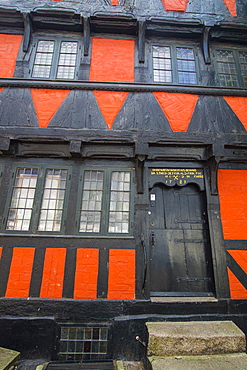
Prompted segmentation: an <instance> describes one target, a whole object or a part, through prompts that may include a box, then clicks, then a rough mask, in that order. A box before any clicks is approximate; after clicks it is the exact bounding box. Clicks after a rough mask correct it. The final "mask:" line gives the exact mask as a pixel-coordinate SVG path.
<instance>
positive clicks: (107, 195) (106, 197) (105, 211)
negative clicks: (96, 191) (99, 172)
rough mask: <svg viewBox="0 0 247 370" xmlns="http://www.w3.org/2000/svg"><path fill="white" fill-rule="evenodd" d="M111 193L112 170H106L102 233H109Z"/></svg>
mask: <svg viewBox="0 0 247 370" xmlns="http://www.w3.org/2000/svg"><path fill="white" fill-rule="evenodd" d="M110 194H111V171H104V182H103V199H102V212H101V228H100V233H101V234H102V235H106V234H108V224H109V212H110Z"/></svg>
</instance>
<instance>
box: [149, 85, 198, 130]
mask: <svg viewBox="0 0 247 370" xmlns="http://www.w3.org/2000/svg"><path fill="white" fill-rule="evenodd" d="M154 96H155V97H156V99H157V101H158V103H159V105H160V107H161V109H162V110H163V112H164V114H165V115H166V118H167V119H168V122H169V123H170V126H171V128H172V130H173V131H175V132H186V131H187V129H188V127H189V124H190V121H191V118H192V116H193V113H194V109H195V106H196V103H197V100H198V95H190V94H180V93H163V92H155V93H154Z"/></svg>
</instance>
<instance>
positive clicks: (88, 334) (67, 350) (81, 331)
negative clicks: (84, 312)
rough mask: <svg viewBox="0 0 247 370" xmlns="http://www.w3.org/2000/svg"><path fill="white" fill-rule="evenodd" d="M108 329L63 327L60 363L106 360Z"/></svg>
mask: <svg viewBox="0 0 247 370" xmlns="http://www.w3.org/2000/svg"><path fill="white" fill-rule="evenodd" d="M107 341H108V327H75V326H72V327H62V328H61V336H60V349H59V360H60V361H68V360H71V361H82V360H94V359H106V358H108V356H107Z"/></svg>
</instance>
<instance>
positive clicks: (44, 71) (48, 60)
mask: <svg viewBox="0 0 247 370" xmlns="http://www.w3.org/2000/svg"><path fill="white" fill-rule="evenodd" d="M54 44H55V43H54V41H49V40H40V41H38V46H37V50H36V55H35V60H34V65H33V72H32V77H37V78H49V77H50V71H51V65H52V58H53V52H54Z"/></svg>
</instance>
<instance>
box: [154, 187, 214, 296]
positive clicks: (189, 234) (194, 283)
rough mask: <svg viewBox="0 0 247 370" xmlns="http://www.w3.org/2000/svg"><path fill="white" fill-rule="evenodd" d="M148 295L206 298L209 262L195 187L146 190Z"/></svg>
mask: <svg viewBox="0 0 247 370" xmlns="http://www.w3.org/2000/svg"><path fill="white" fill-rule="evenodd" d="M149 217H150V230H151V235H150V244H151V264H150V268H151V270H150V272H151V295H154V296H155V295H160V296H162V295H188V296H189V295H192V296H193V295H210V294H211V293H212V290H213V284H212V262H211V253H210V244H209V234H208V224H207V216H206V210H205V206H204V200H203V192H201V191H200V190H199V189H198V188H197V186H196V185H194V184H189V185H186V186H184V187H178V186H174V187H166V186H162V185H160V186H155V187H154V188H153V189H152V190H151V191H150V214H149Z"/></svg>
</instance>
